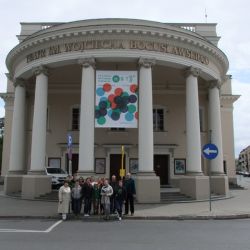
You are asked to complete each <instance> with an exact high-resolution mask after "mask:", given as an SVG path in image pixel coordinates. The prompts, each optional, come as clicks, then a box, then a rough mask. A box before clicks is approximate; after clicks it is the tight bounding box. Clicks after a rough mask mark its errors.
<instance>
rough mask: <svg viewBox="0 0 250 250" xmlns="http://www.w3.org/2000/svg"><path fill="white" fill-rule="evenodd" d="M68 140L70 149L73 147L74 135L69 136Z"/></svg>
mask: <svg viewBox="0 0 250 250" xmlns="http://www.w3.org/2000/svg"><path fill="white" fill-rule="evenodd" d="M67 140H68V147H69V148H70V147H72V142H73V140H72V135H71V134H68V137H67Z"/></svg>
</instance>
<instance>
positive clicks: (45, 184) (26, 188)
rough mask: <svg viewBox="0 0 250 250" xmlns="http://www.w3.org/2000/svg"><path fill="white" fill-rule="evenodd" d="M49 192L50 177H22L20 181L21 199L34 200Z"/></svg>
mask: <svg viewBox="0 0 250 250" xmlns="http://www.w3.org/2000/svg"><path fill="white" fill-rule="evenodd" d="M50 192H51V176H47V175H24V176H23V181H22V198H24V199H34V198H37V197H39V196H41V195H43V194H47V193H50Z"/></svg>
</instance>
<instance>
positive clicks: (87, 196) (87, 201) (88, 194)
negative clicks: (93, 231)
mask: <svg viewBox="0 0 250 250" xmlns="http://www.w3.org/2000/svg"><path fill="white" fill-rule="evenodd" d="M92 192H93V186H92V185H91V182H90V178H87V179H86V181H85V183H84V184H83V187H82V195H83V199H84V216H89V215H90V211H91V201H92Z"/></svg>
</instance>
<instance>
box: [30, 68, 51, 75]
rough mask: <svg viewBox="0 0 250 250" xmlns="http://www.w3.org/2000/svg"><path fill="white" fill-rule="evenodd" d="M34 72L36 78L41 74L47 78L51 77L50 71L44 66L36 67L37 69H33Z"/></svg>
mask: <svg viewBox="0 0 250 250" xmlns="http://www.w3.org/2000/svg"><path fill="white" fill-rule="evenodd" d="M32 72H33V74H34V75H35V76H38V75H40V74H44V75H46V76H48V75H49V70H48V68H47V67H45V66H44V65H40V66H38V67H36V68H33V70H32Z"/></svg>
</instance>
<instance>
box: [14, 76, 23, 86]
mask: <svg viewBox="0 0 250 250" xmlns="http://www.w3.org/2000/svg"><path fill="white" fill-rule="evenodd" d="M13 85H14V87H15V88H16V87H17V86H20V87H25V80H24V79H23V78H15V79H14V82H13Z"/></svg>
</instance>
